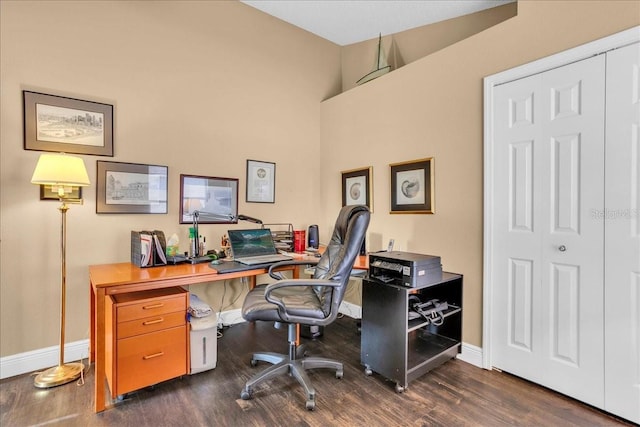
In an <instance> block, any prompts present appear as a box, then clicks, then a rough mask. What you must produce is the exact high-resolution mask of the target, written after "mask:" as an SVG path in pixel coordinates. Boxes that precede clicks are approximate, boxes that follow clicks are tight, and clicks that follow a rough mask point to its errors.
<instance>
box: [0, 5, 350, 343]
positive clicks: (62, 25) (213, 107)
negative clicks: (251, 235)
mask: <svg viewBox="0 0 640 427" xmlns="http://www.w3.org/2000/svg"><path fill="white" fill-rule="evenodd" d="M0 7H1V9H0V12H1V13H0V15H1V21H0V31H1V33H0V40H1V45H0V52H1V55H2V56H1V57H0V59H1V61H0V62H1V68H0V74H1V76H2V81H1V85H2V87H1V91H2V99H1V104H0V106H1V109H2V114H1V120H2V129H1V133H0V138H1V145H0V154H1V164H0V166H1V195H0V207H1V217H0V225H1V228H0V232H1V243H0V251H1V252H0V254H1V259H0V271H1V273H0V279H1V286H0V304H1V305H0V308H1V321H0V328H1V330H0V340H1V341H0V349H1V355H2V356H7V355H12V354H17V353H20V352H25V351H29V350H34V349H40V348H44V347H48V346H54V345H57V344H58V336H59V335H58V328H59V324H58V319H59V310H60V309H59V293H60V285H59V283H60V279H59V267H60V261H59V239H60V231H59V230H60V213H59V212H58V210H57V209H56V208H57V206H58V203H57V202H41V201H39V196H38V194H39V193H38V188H37V187H36V186H34V185H32V184H30V183H29V181H30V179H31V174H32V173H33V168H34V167H35V164H36V161H37V159H38V156H39V154H40V153H39V152H36V151H25V150H23V148H22V147H23V142H22V122H23V120H22V92H21V91H22V90H24V89H27V90H35V91H42V92H46V93H54V94H59V95H65V96H71V97H77V98H82V99H90V100H96V101H101V102H106V103H110V104H113V105H114V109H115V120H114V122H115V124H114V129H115V133H114V135H115V136H114V139H115V156H114V157H113V158H110V157H96V156H83V157H84V160H85V163H86V166H87V169H88V172H89V176H90V178H91V180H92V186H91V187H89V188H87V189H85V190H84V193H83V195H84V198H85V204H84V205H83V206H72V207H71V209H70V210H69V212H68V214H67V225H68V247H67V258H68V260H67V263H68V266H67V269H68V304H67V342H72V341H76V340H80V339H83V338H87V337H88V330H89V316H88V313H89V288H88V283H89V279H88V271H87V266H88V265H90V264H101V263H112V262H122V261H128V260H129V259H130V258H129V257H130V254H129V245H130V241H129V239H130V231H131V230H140V229H150V228H152V229H160V230H163V231H164V232H165V233H167V234H172V233H174V232H175V233H178V234H179V236H180V237H181V238H183V244H182V250H186V249H187V245H186V244H184V238H186V236H187V229H188V225H186V224H182V225H181V224H179V223H178V206H179V202H178V199H179V192H180V189H179V175H180V174H181V173H184V174H194V175H206V176H216V177H235V178H239V180H240V195H239V199H240V204H239V211H240V212H241V213H244V214H246V215H250V216H255V217H258V218H261V219H263V220H264V221H265V222H290V223H292V224H293V225H294V226H295V227H296V228H306V227H307V226H308V225H310V224H314V223H317V224H320V225H321V227H322V226H323V223H322V222H320V217H319V214H318V212H319V207H320V203H321V201H320V199H319V197H318V194H319V192H320V184H321V181H320V180H318V179H317V178H315V177H317V176H318V175H319V172H320V164H319V162H318V161H317V160H316V159H318V158H319V156H320V102H321V101H322V100H323V99H325V98H327V97H330V96H332V95H335V94H336V93H339V91H340V88H341V77H340V50H339V47H338V46H336V45H335V44H333V43H330V42H328V41H326V40H323V39H321V38H319V37H316V36H313V35H311V34H310V33H307V32H304V31H302V30H300V29H298V28H296V27H293V26H291V25H289V24H285V23H284V22H282V21H279V20H276V19H274V18H271V17H269V16H267V15H265V14H263V13H262V12H259V11H257V10H255V9H253V8H250V7H248V6H246V5H243V4H241V3H238V2H235V1H228V2H219V1H209V2H185V1H179V2H168V1H155V2H149V1H140V2H134V1H126V2H123V1H114V2H88V1H85V2H82V1H66V2H60V1H4V0H3V1H2V2H0ZM247 159H257V160H264V161H272V162H276V179H277V182H276V203H275V204H264V203H245V201H244V200H245V193H244V192H245V176H246V175H245V174H246V169H245V167H246V166H245V164H246V160H247ZM96 160H111V161H119V162H132V163H147V164H159V165H167V166H168V167H169V194H168V197H169V199H168V200H169V204H168V205H169V212H168V214H166V215H113V214H112V215H105V214H100V215H98V214H96V213H95V197H96V196H95V193H96V187H95V177H96ZM334 208H335V209H334V214H335V211H337V209H339V206H338V205H336V206H334ZM252 226H253V224H250V223H246V222H241V223H240V224H238V227H252ZM227 228H228V226H226V225H204V226H202V227H201V232H202V233H203V235H205V236H206V237H207V241H208V242H210V247H212V246H213V243H214V242H215V244H216V246H218V245H219V243H218V242H219V241H220V236H221V235H222V234H223V233H225V232H226V230H227ZM324 228H325V229H326V228H327V227H324ZM227 286H228V289H227V292H226V296H225V305H227V303H228V302H229V301H233V300H234V299H237V297H238V295H237V294H238V293H240V292H241V291H242V289H243V288H242V286H243V285H241V284H240V283H235V282H234V283H230V284H228V285H227ZM208 291H209V292H208V293H209V294H211V293H213V294H214V295H213V299H212V301H211V303H212V305H214V307H215V308H218V307H219V304H220V300H219V297H220V296H221V293H222V286H215V287H214V286H211V287H209V288H208ZM239 301H240V303H241V302H242V298H240V299H239Z"/></svg>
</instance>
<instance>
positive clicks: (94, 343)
mask: <svg viewBox="0 0 640 427" xmlns="http://www.w3.org/2000/svg"><path fill="white" fill-rule="evenodd" d="M287 269H289V270H293V274H294V277H298V270H297V269H294V268H293V267H289V268H287ZM266 273H267V269H265V268H260V269H255V270H247V271H239V272H234V273H225V274H218V272H217V271H216V270H214V269H213V268H211V267H210V266H209V264H208V263H204V264H196V265H191V264H179V265H166V266H162V267H150V268H140V267H136V266H135V265H133V264H131V263H128V262H125V263H119V264H103V265H92V266H89V282H90V289H91V296H90V298H91V301H90V306H91V313H90V315H91V329H90V334H89V335H90V339H89V363H91V362H95V366H94V370H95V376H96V378H95V390H94V410H95V412H101V411H104V410H105V409H106V405H105V397H106V396H105V381H106V372H105V364H106V358H105V350H106V348H105V327H106V325H105V299H106V298H107V297H108V296H110V295H117V294H122V293H129V292H137V291H144V290H149V289H160V288H168V287H172V286H189V285H194V284H196V283H205V282H217V281H221V280H229V279H235V278H240V277H248V278H249V286H250V288H253V287H254V286H255V284H256V276H259V275H261V274H266Z"/></svg>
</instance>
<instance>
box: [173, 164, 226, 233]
mask: <svg viewBox="0 0 640 427" xmlns="http://www.w3.org/2000/svg"><path fill="white" fill-rule="evenodd" d="M196 211H197V217H198V223H200V224H236V223H237V222H238V179H236V178H214V177H210V176H196V175H180V224H190V223H192V222H193V216H194V212H196Z"/></svg>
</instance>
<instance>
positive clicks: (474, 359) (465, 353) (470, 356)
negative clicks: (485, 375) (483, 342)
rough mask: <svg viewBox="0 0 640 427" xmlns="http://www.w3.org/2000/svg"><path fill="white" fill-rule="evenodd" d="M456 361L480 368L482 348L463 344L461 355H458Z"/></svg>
mask: <svg viewBox="0 0 640 427" xmlns="http://www.w3.org/2000/svg"><path fill="white" fill-rule="evenodd" d="M458 359H459V360H462V361H463V362H467V363H471V364H472V365H474V366H477V367H478V368H482V348H480V347H477V346H475V345H473V344H467V343H465V342H463V343H462V353H460V354H458Z"/></svg>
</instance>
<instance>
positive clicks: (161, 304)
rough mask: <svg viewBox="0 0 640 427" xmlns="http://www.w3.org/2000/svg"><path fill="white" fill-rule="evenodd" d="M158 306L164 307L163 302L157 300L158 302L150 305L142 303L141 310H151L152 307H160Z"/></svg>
mask: <svg viewBox="0 0 640 427" xmlns="http://www.w3.org/2000/svg"><path fill="white" fill-rule="evenodd" d="M160 307H164V303H163V302H159V303H158V304H152V305H144V306H142V309H143V310H152V309H154V308H160Z"/></svg>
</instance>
